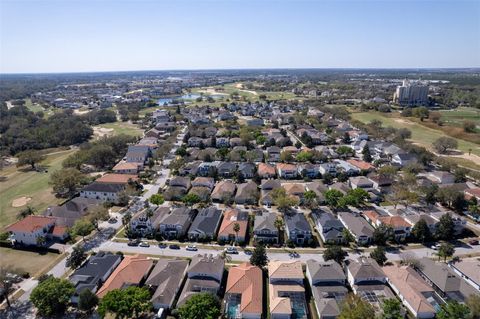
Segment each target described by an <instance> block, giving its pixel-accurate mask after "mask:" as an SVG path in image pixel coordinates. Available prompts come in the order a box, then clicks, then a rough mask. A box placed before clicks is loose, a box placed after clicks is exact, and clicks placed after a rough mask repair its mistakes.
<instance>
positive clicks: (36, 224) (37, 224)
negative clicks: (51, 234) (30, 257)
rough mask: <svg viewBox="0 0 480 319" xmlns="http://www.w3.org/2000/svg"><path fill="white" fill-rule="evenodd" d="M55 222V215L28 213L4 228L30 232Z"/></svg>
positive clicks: (12, 230)
mask: <svg viewBox="0 0 480 319" xmlns="http://www.w3.org/2000/svg"><path fill="white" fill-rule="evenodd" d="M52 224H55V217H49V216H35V215H30V216H27V217H25V218H24V219H22V220H19V221H18V222H16V223H13V224H11V225H10V226H8V227H7V228H6V230H7V231H11V232H24V233H32V232H34V231H36V230H37V229H42V228H44V227H47V226H49V225H52Z"/></svg>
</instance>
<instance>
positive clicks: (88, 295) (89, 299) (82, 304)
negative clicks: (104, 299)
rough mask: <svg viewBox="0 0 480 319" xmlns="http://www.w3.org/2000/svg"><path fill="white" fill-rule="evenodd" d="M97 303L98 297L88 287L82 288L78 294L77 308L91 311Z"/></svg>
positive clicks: (87, 311)
mask: <svg viewBox="0 0 480 319" xmlns="http://www.w3.org/2000/svg"><path fill="white" fill-rule="evenodd" d="M97 304H98V297H97V295H96V294H94V293H93V292H92V291H91V290H90V289H88V288H85V289H83V290H82V291H81V292H80V294H79V296H78V309H80V310H82V311H85V312H86V313H91V312H92V311H93V309H94V308H95V307H96V306H97Z"/></svg>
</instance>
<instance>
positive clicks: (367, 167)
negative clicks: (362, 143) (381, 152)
mask: <svg viewBox="0 0 480 319" xmlns="http://www.w3.org/2000/svg"><path fill="white" fill-rule="evenodd" d="M347 163H349V164H350V165H353V166H355V167H356V168H358V169H359V170H360V171H367V172H369V171H373V170H375V166H373V165H372V164H370V163H368V162H365V161H360V160H357V159H353V158H352V159H349V160H347Z"/></svg>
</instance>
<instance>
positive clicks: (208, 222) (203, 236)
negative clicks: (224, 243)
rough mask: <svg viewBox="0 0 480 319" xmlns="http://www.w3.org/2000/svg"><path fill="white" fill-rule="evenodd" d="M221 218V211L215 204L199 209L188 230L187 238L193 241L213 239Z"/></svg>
mask: <svg viewBox="0 0 480 319" xmlns="http://www.w3.org/2000/svg"><path fill="white" fill-rule="evenodd" d="M221 219H222V211H221V210H219V209H218V208H216V207H215V206H210V207H207V208H203V209H201V210H200V211H199V213H198V214H197V216H196V217H195V219H194V220H193V223H192V225H191V226H190V229H189V230H188V239H189V240H193V241H203V240H207V241H208V240H212V239H214V238H215V237H216V235H217V230H218V227H219V225H220V221H221Z"/></svg>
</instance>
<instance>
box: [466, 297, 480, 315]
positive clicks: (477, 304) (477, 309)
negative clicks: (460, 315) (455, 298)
mask: <svg viewBox="0 0 480 319" xmlns="http://www.w3.org/2000/svg"><path fill="white" fill-rule="evenodd" d="M467 307H468V309H470V318H472V319H478V318H480V296H479V295H477V294H471V295H470V296H469V297H468V298H467Z"/></svg>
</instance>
